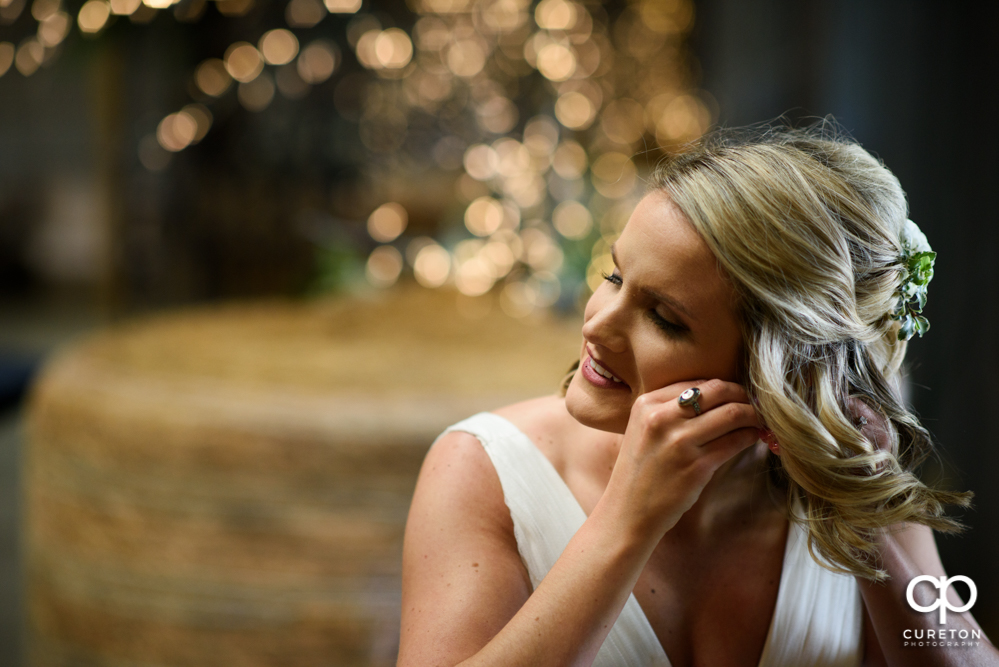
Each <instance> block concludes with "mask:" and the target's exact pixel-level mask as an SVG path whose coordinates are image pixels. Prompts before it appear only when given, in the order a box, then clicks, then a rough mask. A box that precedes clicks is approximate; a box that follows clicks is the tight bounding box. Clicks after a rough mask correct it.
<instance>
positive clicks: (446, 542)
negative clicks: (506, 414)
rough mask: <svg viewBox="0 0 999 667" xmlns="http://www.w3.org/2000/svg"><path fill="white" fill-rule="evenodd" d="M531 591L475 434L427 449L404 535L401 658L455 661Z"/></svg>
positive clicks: (455, 434)
mask: <svg viewBox="0 0 999 667" xmlns="http://www.w3.org/2000/svg"><path fill="white" fill-rule="evenodd" d="M530 594H531V582H530V577H529V575H528V572H527V569H526V567H525V566H524V563H523V561H522V560H521V558H520V554H519V551H518V548H517V541H516V537H515V535H514V529H513V520H512V518H511V517H510V511H509V509H508V508H507V506H506V503H505V500H504V496H503V489H502V486H501V484H500V481H499V476H498V475H497V473H496V470H495V468H494V467H493V465H492V461H491V460H490V459H489V455H488V454H487V453H486V451H485V449H484V448H483V447H482V444H481V443H480V442H479V441H478V439H477V438H476V437H475V436H473V435H471V434H469V433H465V432H462V431H452V432H450V433H447V434H445V435H443V436H442V437H440V438H439V439H438V440H437V442H436V443H435V444H434V446H433V447H431V449H430V451H429V452H428V453H427V457H426V459H425V460H424V462H423V467H422V469H421V470H420V475H419V478H418V479H417V483H416V490H415V492H414V494H413V502H412V504H411V505H410V510H409V518H408V520H407V522H406V533H405V538H404V541H403V557H402V623H401V640H400V641H401V643H400V652H399V664H400V665H409V664H438V663H446V664H454V662H456V661H457V660H460V659H462V658H463V657H467V656H469V655H471V654H473V653H474V652H475V651H477V650H478V649H480V648H481V647H482V646H484V645H485V644H486V642H488V641H489V639H490V638H491V637H492V636H494V635H495V634H496V633H498V632H499V631H500V630H501V629H502V628H503V626H504V625H506V623H507V622H509V620H510V618H512V617H513V615H514V614H515V613H516V612H517V610H518V609H519V608H520V607H521V606H522V605H523V604H524V602H525V601H526V600H527V598H528V596H529V595H530Z"/></svg>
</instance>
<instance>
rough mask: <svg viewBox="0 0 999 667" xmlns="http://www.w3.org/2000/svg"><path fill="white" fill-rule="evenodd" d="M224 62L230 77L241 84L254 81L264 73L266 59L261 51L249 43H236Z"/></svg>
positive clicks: (227, 51)
mask: <svg viewBox="0 0 999 667" xmlns="http://www.w3.org/2000/svg"><path fill="white" fill-rule="evenodd" d="M222 60H223V62H224V63H225V69H226V72H228V73H229V76H231V77H232V78H233V79H235V80H236V81H239V82H241V83H249V82H250V81H253V80H254V79H255V78H257V76H258V75H259V74H260V73H261V72H263V71H264V59H263V57H262V56H261V55H260V51H258V50H257V47H255V46H253V44H250V43H248V42H236V43H235V44H233V45H232V46H230V47H229V48H228V49H226V52H225V57H224V58H223V59H222Z"/></svg>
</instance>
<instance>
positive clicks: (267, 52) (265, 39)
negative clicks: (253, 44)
mask: <svg viewBox="0 0 999 667" xmlns="http://www.w3.org/2000/svg"><path fill="white" fill-rule="evenodd" d="M257 46H258V48H259V50H260V53H261V54H262V55H263V57H264V61H266V62H267V64H268V65H284V64H286V63H290V62H291V61H292V60H294V59H295V56H297V55H298V38H297V37H295V35H294V34H293V33H292V32H291V31H290V30H285V29H284V28H275V29H274V30H268V31H267V32H265V33H264V34H263V36H262V37H261V38H260V41H259V42H258V43H257Z"/></svg>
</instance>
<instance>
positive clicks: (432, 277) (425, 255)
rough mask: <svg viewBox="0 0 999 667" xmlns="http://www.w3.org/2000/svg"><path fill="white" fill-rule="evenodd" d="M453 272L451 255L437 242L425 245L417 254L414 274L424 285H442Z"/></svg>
mask: <svg viewBox="0 0 999 667" xmlns="http://www.w3.org/2000/svg"><path fill="white" fill-rule="evenodd" d="M450 273H451V255H450V254H448V251H447V250H445V249H444V248H442V247H441V246H440V245H438V244H436V243H429V244H427V245H425V246H424V247H423V248H421V249H420V251H419V252H418V253H417V254H416V259H415V261H414V262H413V274H414V275H415V276H416V280H417V282H419V283H420V284H421V285H423V286H424V287H440V286H441V285H443V284H444V283H445V282H447V279H448V275H450Z"/></svg>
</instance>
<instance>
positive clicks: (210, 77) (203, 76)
mask: <svg viewBox="0 0 999 667" xmlns="http://www.w3.org/2000/svg"><path fill="white" fill-rule="evenodd" d="M194 81H195V83H196V84H197V86H198V88H200V89H201V91H202V92H203V93H205V94H206V95H211V96H212V97H218V96H219V95H222V94H223V93H224V92H225V91H227V90H228V89H229V85H230V84H231V83H232V77H231V76H229V72H228V71H227V70H226V67H225V63H224V62H222V61H221V60H219V59H218V58H209V59H208V60H205V61H204V62H202V63H201V64H200V65H198V68H197V69H196V70H195V71H194Z"/></svg>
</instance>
